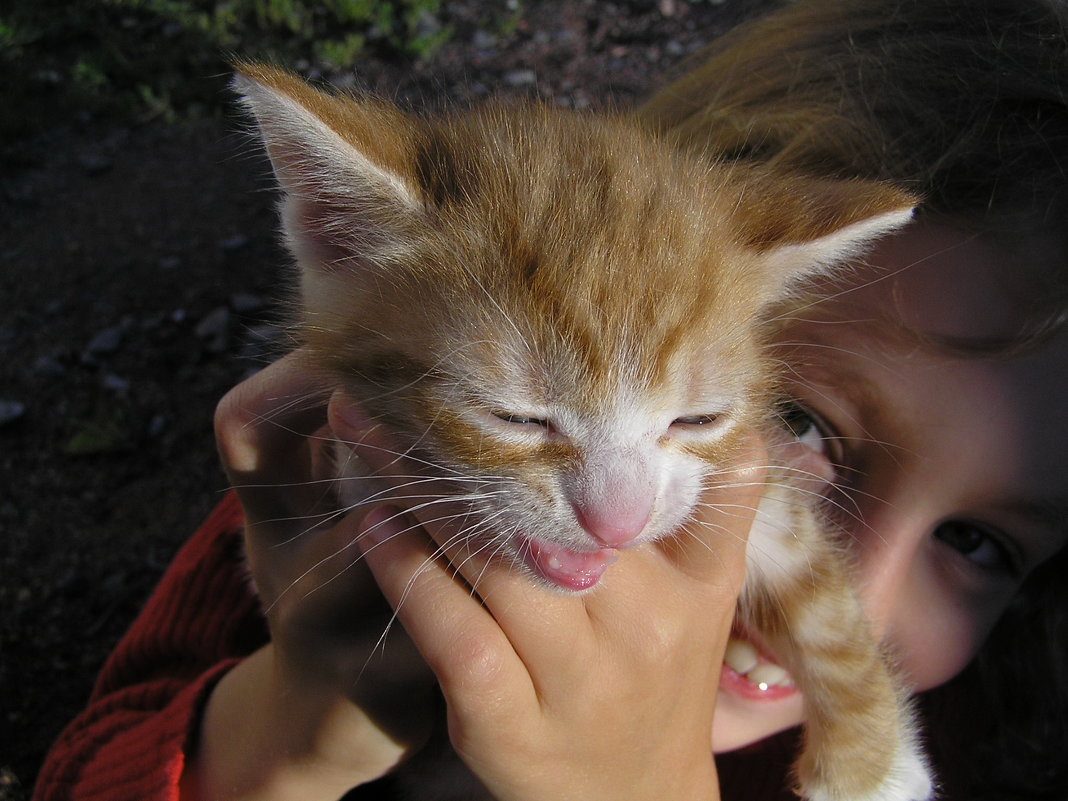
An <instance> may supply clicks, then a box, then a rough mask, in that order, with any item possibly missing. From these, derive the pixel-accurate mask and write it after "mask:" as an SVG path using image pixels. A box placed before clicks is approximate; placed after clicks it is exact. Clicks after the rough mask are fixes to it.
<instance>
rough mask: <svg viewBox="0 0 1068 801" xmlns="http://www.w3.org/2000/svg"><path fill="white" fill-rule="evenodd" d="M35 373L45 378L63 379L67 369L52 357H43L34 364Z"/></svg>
mask: <svg viewBox="0 0 1068 801" xmlns="http://www.w3.org/2000/svg"><path fill="white" fill-rule="evenodd" d="M33 372H34V373H36V374H37V375H39V376H44V377H45V378H62V377H63V376H65V375H66V374H67V368H66V367H64V366H63V365H62V364H61V363H60V362H59V360H58V359H56V358H54V357H52V356H42V357H40V358H39V359H38V360H37V361H35V362H34V363H33Z"/></svg>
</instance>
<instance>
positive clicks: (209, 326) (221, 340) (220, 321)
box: [193, 306, 230, 353]
mask: <svg viewBox="0 0 1068 801" xmlns="http://www.w3.org/2000/svg"><path fill="white" fill-rule="evenodd" d="M193 330H194V331H195V332H196V335H197V336H198V337H200V338H201V339H203V340H204V346H205V347H206V348H207V349H208V351H209V352H210V353H222V352H223V351H224V350H226V348H227V347H228V346H229V344H230V310H229V309H228V308H227V307H226V306H219V307H218V308H215V309H212V310H211V311H210V312H208V313H207V314H206V315H204V317H203V318H201V320H200V322H199V323H197V325H196V328H195V329H193Z"/></svg>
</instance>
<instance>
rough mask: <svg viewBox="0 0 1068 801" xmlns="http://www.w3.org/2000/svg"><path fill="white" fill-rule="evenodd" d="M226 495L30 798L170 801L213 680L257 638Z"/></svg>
mask: <svg viewBox="0 0 1068 801" xmlns="http://www.w3.org/2000/svg"><path fill="white" fill-rule="evenodd" d="M241 527H242V513H241V506H240V504H239V503H238V500H237V496H236V495H235V494H233V493H230V494H228V495H226V496H225V498H224V499H223V501H222V502H221V503H220V504H219V506H218V507H216V509H215V510H214V511H213V512H212V514H211V515H210V516H209V517H208V519H207V520H206V521H205V522H204V524H203V525H202V526H201V527H200V529H199V530H198V531H197V532H196V534H195V535H194V536H193V538H192V539H191V540H189V542H188V543H186V545H185V546H184V547H183V548H182V549H181V551H179V553H178V555H177V556H176V557H175V560H174V562H173V563H172V564H171V566H170V568H169V569H168V570H167V572H166V574H165V575H164V577H163V579H162V581H161V582H160V584H159V586H158V587H157V588H156V590H155V592H154V593H153V594H152V596H151V598H150V599H149V601H148V604H147V605H146V606H145V608H144V610H143V611H142V612H141V614H140V615H139V616H138V617H137V619H136V620H135V621H134V623H133V626H132V627H131V628H130V630H129V631H128V632H127V633H126V635H125V636H124V637H123V639H122V640H121V641H120V643H119V645H118V647H117V648H116V649H115V651H114V653H112V655H111V657H110V658H109V659H108V661H107V663H106V664H105V666H104V669H103V671H102V672H101V674H100V677H99V678H98V679H97V683H96V687H95V688H94V690H93V694H92V696H91V697H90V700H89V705H88V707H87V708H86V709H85V711H84V712H82V713H81V714H80V715H79V716H78V717H77V718H75V719H74V720H73V721H72V722H71V723H70V725H69V726H67V728H66V729H65V730H64V732H63V733H62V735H60V738H59V740H57V741H56V743H55V745H53V747H52V750H51V752H50V753H49V755H48V758H47V760H46V761H45V765H44V767H43V769H42V771H41V774H40V776H39V777H38V780H37V785H36V788H35V792H34V796H33V798H34V800H35V801H61V800H62V801H68V800H73V799H77V801H96V800H97V799H99V800H100V801H105V800H106V801H127V800H128V801H176V799H177V798H178V779H179V777H180V776H181V774H182V769H183V767H184V765H185V754H186V748H187V746H188V745H189V744H190V740H191V735H192V733H193V732H195V731H196V726H197V721H198V718H199V715H200V711H201V707H202V705H203V703H204V701H205V700H206V699H207V697H208V695H209V694H210V692H211V689H212V687H214V685H215V682H216V681H218V679H219V678H220V677H221V676H222V675H223V674H224V673H225V672H226V671H227V670H228V669H229V668H230V667H231V666H232V665H234V664H235V663H236V662H237V661H239V660H240V659H241V658H242V657H244V656H247V655H248V654H249V653H251V652H252V651H254V650H255V649H256V648H258V647H259V646H260V645H262V644H264V643H265V642H266V641H267V628H266V625H265V624H264V621H263V618H262V616H261V615H260V612H259V605H258V603H257V601H256V599H255V597H254V595H253V593H252V591H251V589H250V587H249V584H248V579H247V578H246V576H247V571H246V570H245V567H244V563H243V556H242V552H241V537H240V532H241Z"/></svg>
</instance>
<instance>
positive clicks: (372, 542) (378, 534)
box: [358, 506, 404, 551]
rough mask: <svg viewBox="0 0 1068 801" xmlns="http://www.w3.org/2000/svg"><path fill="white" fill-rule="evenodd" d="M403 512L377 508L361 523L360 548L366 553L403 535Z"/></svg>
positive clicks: (386, 507)
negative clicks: (369, 549)
mask: <svg viewBox="0 0 1068 801" xmlns="http://www.w3.org/2000/svg"><path fill="white" fill-rule="evenodd" d="M403 520H404V516H403V512H401V510H400V509H397V508H396V507H393V506H376V507H375V508H374V509H372V510H371V511H370V512H368V513H367V516H366V517H364V519H363V520H362V521H361V522H360V535H359V538H358V540H359V543H360V547H361V548H362V549H363V550H364V551H366V550H367V549H368V548H372V547H374V546H376V545H380V544H381V543H383V542H385V541H386V540H389V539H391V538H393V537H395V536H397V535H398V534H401V533H403V530H404V529H403V528H402V525H401V521H403Z"/></svg>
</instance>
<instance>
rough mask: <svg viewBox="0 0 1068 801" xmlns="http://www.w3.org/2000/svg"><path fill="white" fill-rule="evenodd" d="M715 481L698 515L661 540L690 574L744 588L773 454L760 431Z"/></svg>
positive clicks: (702, 497) (701, 499)
mask: <svg viewBox="0 0 1068 801" xmlns="http://www.w3.org/2000/svg"><path fill="white" fill-rule="evenodd" d="M744 437H745V438H744V440H743V441H742V443H741V444H740V445H739V447H738V448H737V449H736V450H735V452H734V454H733V455H732V457H731V458H730V460H729V461H728V462H727V463H725V464H724V465H723V466H722V467H721V468H720V469H719V470H718V471H717V472H716V473H715V474H714V475H713V476H712V477H711V478H710V479H709V480H706V485H705V489H704V490H703V491H702V493H701V495H700V497H699V498H698V501H697V505H696V508H695V510H694V514H693V517H691V518H690V520H688V521H687V522H686V524H685V525H684V526H683V528H682V530H681V531H679V532H678V533H677V534H676V535H675V536H673V537H669V538H667V539H666V540H664V541H663V542H662V543H661V547H662V548H663V549H664V551H665V554H666V555H667V557H668V558H669V559H670V560H671V561H672V562H673V563H674V565H675V567H676V568H677V569H678V570H679V571H680V572H682V573H683V574H684V575H687V576H690V577H691V578H693V579H695V580H697V581H699V582H702V583H705V582H709V581H714V583H716V584H721V583H724V582H726V583H728V584H730V585H732V586H734V587H735V590H737V589H740V588H741V583H742V581H743V579H744V577H745V551H746V545H747V543H748V541H749V530H750V528H751V526H752V524H753V520H754V517H755V515H756V510H757V507H758V506H759V504H760V499H761V497H762V495H763V492H764V487H765V480H766V473H767V466H768V456H767V451H766V449H765V447H764V442H763V440H762V439H761V438H760V437H759V436H757V434H756V433H754V432H749V433H746V434H745V435H744Z"/></svg>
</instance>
